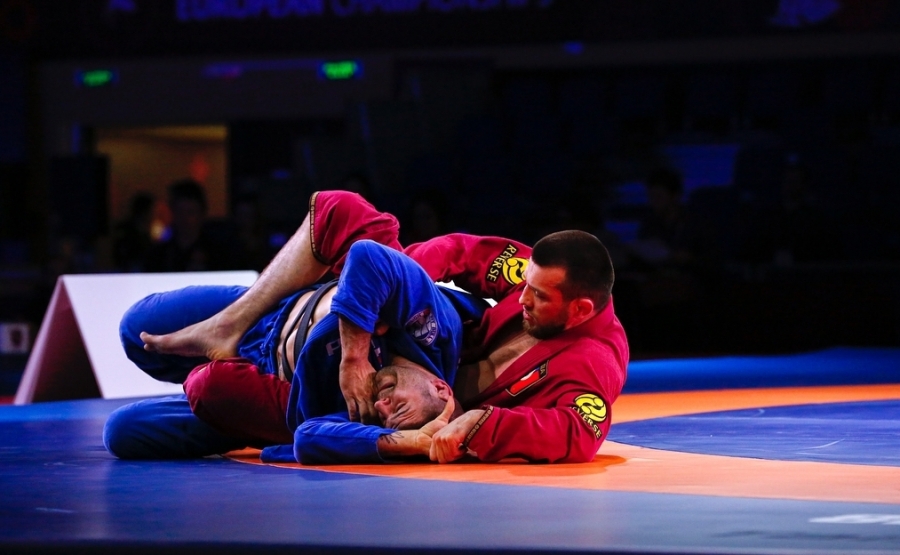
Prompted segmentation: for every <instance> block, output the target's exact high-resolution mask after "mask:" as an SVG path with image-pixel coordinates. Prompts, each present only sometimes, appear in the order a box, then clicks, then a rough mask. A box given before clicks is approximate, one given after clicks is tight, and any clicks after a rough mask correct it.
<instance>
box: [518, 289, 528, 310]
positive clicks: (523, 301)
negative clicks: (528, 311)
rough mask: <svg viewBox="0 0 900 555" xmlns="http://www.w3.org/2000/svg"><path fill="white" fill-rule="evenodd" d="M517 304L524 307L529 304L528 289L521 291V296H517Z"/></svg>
mask: <svg viewBox="0 0 900 555" xmlns="http://www.w3.org/2000/svg"><path fill="white" fill-rule="evenodd" d="M519 304H520V305H523V306H526V305H529V304H531V294H530V293H528V288H527V287H526V288H525V289H522V294H521V295H519Z"/></svg>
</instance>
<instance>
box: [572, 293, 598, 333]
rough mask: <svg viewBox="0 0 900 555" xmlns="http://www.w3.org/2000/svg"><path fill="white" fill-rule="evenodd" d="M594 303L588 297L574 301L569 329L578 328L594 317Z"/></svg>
mask: <svg viewBox="0 0 900 555" xmlns="http://www.w3.org/2000/svg"><path fill="white" fill-rule="evenodd" d="M594 308H595V305H594V301H592V300H591V299H589V298H587V297H579V298H577V299H575V300H574V301H572V311H571V312H570V313H569V324H570V325H569V327H572V326H577V325H578V324H580V323H582V322H584V321H585V320H587V319H588V318H590V317H591V316H593V315H594Z"/></svg>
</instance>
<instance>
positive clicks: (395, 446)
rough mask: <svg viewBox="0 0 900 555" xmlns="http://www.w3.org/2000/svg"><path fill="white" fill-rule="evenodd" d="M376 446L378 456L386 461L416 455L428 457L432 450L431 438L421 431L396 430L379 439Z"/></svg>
mask: <svg viewBox="0 0 900 555" xmlns="http://www.w3.org/2000/svg"><path fill="white" fill-rule="evenodd" d="M376 445H377V447H378V454H379V455H381V457H383V458H385V459H391V458H397V457H412V456H416V455H424V456H426V457H427V456H428V450H429V449H430V448H431V438H430V437H427V436H425V435H424V434H422V432H420V431H419V430H396V431H394V432H392V433H390V434H384V435H382V436H381V437H379V438H378V442H377V443H376Z"/></svg>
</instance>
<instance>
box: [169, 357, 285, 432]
mask: <svg viewBox="0 0 900 555" xmlns="http://www.w3.org/2000/svg"><path fill="white" fill-rule="evenodd" d="M184 391H185V394H186V395H187V398H188V402H189V403H190V407H191V410H192V411H193V413H194V414H195V415H197V417H198V418H200V419H201V420H203V421H204V422H206V423H208V424H209V425H210V426H212V427H214V428H216V429H217V430H219V431H221V432H223V433H225V434H227V435H228V436H231V437H236V438H241V439H243V440H245V441H247V442H248V444H252V445H254V446H257V447H259V446H262V445H280V444H287V443H291V442H292V441H293V439H294V435H293V434H292V433H291V431H290V430H289V429H288V425H287V420H286V411H287V403H288V397H289V395H290V391H291V385H290V384H289V383H287V382H285V381H282V380H279V379H278V378H277V377H276V376H273V375H271V374H261V373H260V372H259V370H258V368H257V367H256V366H255V365H253V364H251V363H250V362H249V361H247V360H246V359H240V358H231V359H226V360H214V361H212V362H210V363H208V364H204V365H202V366H198V367H197V368H196V369H194V371H193V372H191V374H190V376H188V378H187V380H186V381H185V382H184Z"/></svg>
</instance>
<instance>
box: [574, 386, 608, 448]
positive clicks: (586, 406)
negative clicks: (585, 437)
mask: <svg viewBox="0 0 900 555" xmlns="http://www.w3.org/2000/svg"><path fill="white" fill-rule="evenodd" d="M572 408H574V409H575V412H577V413H578V416H580V417H581V419H582V420H583V421H584V423H585V424H587V425H588V426H590V428H591V430H592V431H593V432H594V435H595V436H596V437H597V439H600V438H601V437H603V430H601V429H600V426H598V425H597V424H598V423H600V422H604V421H606V417H607V415H608V414H609V410H608V409H607V408H606V402H605V401H604V400H603V399H601V398H600V397H598V396H596V395H594V394H593V393H584V394H582V395H579V396H578V397H575V405H574V406H573V407H572Z"/></svg>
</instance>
